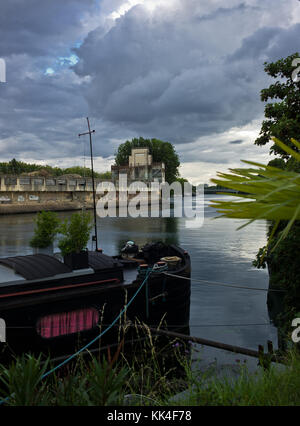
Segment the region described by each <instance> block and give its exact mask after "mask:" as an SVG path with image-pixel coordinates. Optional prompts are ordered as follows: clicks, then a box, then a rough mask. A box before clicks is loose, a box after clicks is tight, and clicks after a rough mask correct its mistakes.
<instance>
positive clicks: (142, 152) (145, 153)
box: [111, 148, 166, 186]
mask: <svg viewBox="0 0 300 426" xmlns="http://www.w3.org/2000/svg"><path fill="white" fill-rule="evenodd" d="M111 172H112V181H113V182H118V181H119V178H120V176H121V175H123V176H124V175H125V176H126V177H127V181H128V182H134V181H142V182H145V183H146V184H148V186H150V184H151V182H154V181H156V182H159V183H164V182H165V177H166V175H165V163H163V162H162V163H154V162H153V158H152V155H150V153H149V148H133V149H132V150H131V155H130V156H129V162H128V165H127V166H111Z"/></svg>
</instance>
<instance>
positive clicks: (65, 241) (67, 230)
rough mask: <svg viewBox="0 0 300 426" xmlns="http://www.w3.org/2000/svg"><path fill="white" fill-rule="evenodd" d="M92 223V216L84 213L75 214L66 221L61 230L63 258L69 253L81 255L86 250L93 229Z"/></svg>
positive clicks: (60, 246) (60, 247) (59, 245)
mask: <svg viewBox="0 0 300 426" xmlns="http://www.w3.org/2000/svg"><path fill="white" fill-rule="evenodd" d="M91 223H92V216H91V215H90V214H88V213H84V212H82V213H73V214H72V216H71V218H70V219H69V220H68V219H66V220H65V222H64V223H63V224H62V225H61V226H60V228H59V232H60V233H61V234H62V235H63V238H62V239H61V240H60V241H59V243H58V247H59V249H60V250H61V253H62V255H63V256H65V255H66V254H69V253H80V252H81V251H82V250H84V249H85V248H86V245H87V243H88V241H89V238H90V232H91V229H92V224H91Z"/></svg>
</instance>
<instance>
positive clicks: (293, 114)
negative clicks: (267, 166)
mask: <svg viewBox="0 0 300 426" xmlns="http://www.w3.org/2000/svg"><path fill="white" fill-rule="evenodd" d="M298 57H299V53H295V54H293V55H291V56H289V57H287V58H286V59H280V60H279V61H277V62H271V63H265V71H266V73H267V74H268V75H270V76H271V77H273V78H280V79H281V81H276V83H274V84H272V85H271V86H270V87H269V88H267V89H264V90H262V91H261V100H262V101H263V102H267V101H268V100H272V101H273V102H271V103H267V104H266V106H265V117H266V119H265V120H264V121H263V123H262V128H261V131H260V136H259V137H258V138H257V139H256V141H255V144H256V145H265V144H266V143H268V142H269V141H270V140H271V139H272V137H276V138H278V139H280V140H281V141H282V142H284V143H285V145H288V146H290V147H292V148H293V149H294V150H296V151H298V150H299V148H297V147H295V146H294V145H292V144H291V143H290V140H291V139H292V138H294V139H297V138H298V137H299V134H300V82H297V83H296V82H294V81H293V80H292V73H293V71H294V70H295V67H293V66H292V61H293V59H295V58H298ZM270 152H271V153H274V154H279V155H280V156H281V157H282V158H284V159H289V158H290V155H291V154H290V153H288V152H287V151H286V150H284V149H282V147H281V146H279V145H277V144H275V145H273V146H272V147H271V149H270Z"/></svg>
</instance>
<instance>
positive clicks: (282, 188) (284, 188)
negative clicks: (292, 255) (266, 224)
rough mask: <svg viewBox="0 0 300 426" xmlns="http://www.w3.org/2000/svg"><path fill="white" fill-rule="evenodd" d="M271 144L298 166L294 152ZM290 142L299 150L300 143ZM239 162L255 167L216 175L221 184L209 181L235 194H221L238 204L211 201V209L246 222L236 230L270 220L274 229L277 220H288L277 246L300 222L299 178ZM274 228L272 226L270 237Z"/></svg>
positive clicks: (281, 144)
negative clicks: (263, 220) (291, 157)
mask: <svg viewBox="0 0 300 426" xmlns="http://www.w3.org/2000/svg"><path fill="white" fill-rule="evenodd" d="M273 140H274V142H275V143H276V144H277V145H278V146H280V148H282V149H283V150H285V151H286V152H287V153H288V154H290V155H291V156H293V157H294V158H295V159H296V160H297V161H299V162H300V154H299V153H298V152H296V151H294V150H293V149H291V148H290V147H288V146H286V145H285V144H284V143H283V142H281V141H280V140H278V139H276V138H273ZM292 142H293V144H294V145H295V147H296V148H297V149H298V150H300V143H299V142H297V141H296V140H294V139H292ZM243 162H244V163H246V164H249V165H251V166H255V168H248V169H230V171H231V174H229V173H218V176H219V177H220V178H222V180H221V179H211V181H212V182H214V183H215V184H217V185H221V186H222V187H225V188H230V189H234V190H237V191H239V193H237V194H232V193H226V192H222V194H226V195H231V196H232V195H234V196H235V197H237V198H238V200H235V201H215V200H214V201H211V202H212V204H211V206H212V207H215V208H216V209H217V211H218V212H219V213H221V217H224V216H225V217H229V218H237V219H250V221H248V222H247V223H246V224H244V225H242V226H241V227H240V228H242V227H243V226H246V225H248V224H249V223H251V222H253V221H254V220H257V219H267V220H273V221H275V222H276V224H277V225H278V223H279V221H280V220H288V221H289V222H288V224H287V226H286V227H285V229H284V230H283V232H282V234H281V237H280V239H279V241H278V243H279V242H280V241H281V240H282V239H283V238H284V237H285V236H286V235H287V233H288V232H289V230H290V228H291V227H292V225H293V223H294V222H295V220H299V219H300V174H299V173H296V172H289V171H285V170H281V169H278V168H276V167H271V166H267V165H264V164H260V163H255V162H252V161H243ZM276 228H277V226H276V225H275V227H274V228H273V234H274V233H275V231H276ZM271 237H272V236H271ZM278 243H277V244H278ZM277 244H276V245H277ZM274 248H275V247H274Z"/></svg>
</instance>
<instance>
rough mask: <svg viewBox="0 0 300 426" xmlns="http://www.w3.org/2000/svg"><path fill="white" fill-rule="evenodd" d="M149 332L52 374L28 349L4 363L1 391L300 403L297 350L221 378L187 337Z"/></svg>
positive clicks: (81, 401)
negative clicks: (195, 360)
mask: <svg viewBox="0 0 300 426" xmlns="http://www.w3.org/2000/svg"><path fill="white" fill-rule="evenodd" d="M139 331H140V330H139ZM146 334H147V335H148V339H147V340H143V341H140V342H139V343H138V344H135V345H134V347H133V348H131V351H130V352H129V353H128V352H126V351H125V352H124V351H123V350H122V346H121V345H119V347H118V348H117V350H115V351H114V353H111V352H112V351H111V350H108V351H107V353H106V356H105V357H104V356H102V357H101V358H100V357H98V358H96V357H94V356H92V355H91V354H87V356H83V355H80V356H79V357H78V358H77V359H76V361H75V362H74V363H72V364H70V365H68V367H67V368H64V369H63V370H58V371H56V372H55V373H53V374H52V375H50V376H47V377H46V378H45V379H42V376H43V374H44V372H45V371H47V370H48V369H49V368H51V367H52V366H51V363H50V362H49V360H48V361H47V362H46V363H45V362H44V361H42V358H41V356H40V357H38V358H35V357H33V356H31V355H23V356H22V357H20V358H17V359H15V360H14V361H13V362H12V363H11V364H10V366H6V367H5V366H3V365H1V366H0V396H1V398H6V397H7V396H8V395H9V396H10V397H9V398H8V399H7V401H6V404H7V405H14V406H15V405H21V406H24V405H30V406H37V405H50V406H66V405H67V406H80V405H84V406H89V405H91V406H92V405H98V406H106V405H136V406H139V405H150V406H155V405H160V406H172V405H176V406H178V405H185V406H193V405H197V406H198V405H213V406H217V405H221V406H224V405H232V406H238V405H242V406H247V405H251V406H254V405H270V406H272V405H273V406H277V405H300V355H299V354H298V353H296V352H291V353H289V354H288V356H287V359H286V364H285V365H278V364H277V365H271V366H270V367H269V368H268V369H266V370H263V369H260V370H259V371H258V372H257V373H249V372H248V371H247V369H246V367H245V366H243V367H241V370H240V374H239V376H238V377H237V378H228V377H227V378H226V377H225V378H217V377H216V376H215V374H214V373H210V375H209V374H208V373H204V372H201V371H197V370H195V369H194V367H193V364H192V362H191V356H190V350H189V348H188V346H185V344H184V343H182V342H178V341H175V340H172V341H170V340H169V341H166V340H165V341H161V339H160V341H159V342H158V337H157V336H155V337H153V336H152V335H151V333H150V330H149V329H146ZM182 391H184V392H182ZM180 392H181V393H180ZM174 395H176V397H175V398H174Z"/></svg>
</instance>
